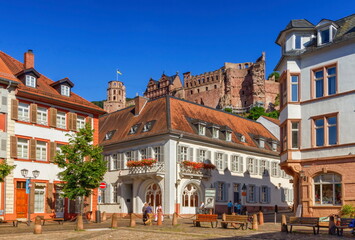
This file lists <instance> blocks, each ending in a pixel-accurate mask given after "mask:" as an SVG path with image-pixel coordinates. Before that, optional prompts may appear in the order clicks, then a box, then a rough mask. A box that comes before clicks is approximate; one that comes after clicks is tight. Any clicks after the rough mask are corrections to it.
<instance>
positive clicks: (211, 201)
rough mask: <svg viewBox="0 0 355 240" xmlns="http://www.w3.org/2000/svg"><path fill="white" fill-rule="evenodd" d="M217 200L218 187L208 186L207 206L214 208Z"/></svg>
mask: <svg viewBox="0 0 355 240" xmlns="http://www.w3.org/2000/svg"><path fill="white" fill-rule="evenodd" d="M215 200H216V189H214V188H206V189H205V208H207V209H214V205H215V202H216V201H215Z"/></svg>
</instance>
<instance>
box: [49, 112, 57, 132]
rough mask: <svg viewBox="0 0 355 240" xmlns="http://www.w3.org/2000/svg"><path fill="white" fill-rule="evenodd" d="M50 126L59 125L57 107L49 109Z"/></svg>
mask: <svg viewBox="0 0 355 240" xmlns="http://www.w3.org/2000/svg"><path fill="white" fill-rule="evenodd" d="M49 126H50V127H54V128H55V127H57V109H55V108H50V109H49Z"/></svg>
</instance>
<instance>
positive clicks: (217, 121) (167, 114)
mask: <svg viewBox="0 0 355 240" xmlns="http://www.w3.org/2000/svg"><path fill="white" fill-rule="evenodd" d="M134 111H135V107H134V106H132V107H128V108H125V109H122V110H119V111H116V112H113V113H110V114H106V115H103V116H101V117H100V124H99V126H100V131H99V132H100V136H99V139H100V144H101V145H102V146H107V145H111V144H115V143H121V142H127V141H130V140H136V139H140V138H145V137H150V136H156V135H161V134H167V133H170V134H174V133H175V134H177V135H179V134H181V133H182V134H183V135H184V137H189V138H194V139H196V140H201V141H207V142H211V143H215V144H222V145H226V146H229V147H238V146H239V148H244V149H248V150H251V151H253V149H254V150H255V149H256V148H257V149H258V151H262V152H268V153H271V154H273V155H277V154H278V153H277V152H275V151H272V150H271V147H270V146H269V145H268V144H265V148H264V149H261V148H259V147H258V144H257V141H255V139H256V138H258V137H263V138H265V139H266V142H268V141H267V140H272V141H278V140H277V139H276V138H275V137H274V136H273V135H272V134H271V133H270V132H269V131H268V130H267V129H266V128H265V127H264V126H263V125H262V124H260V123H257V122H255V121H252V120H249V119H246V118H242V117H239V116H236V115H234V114H230V113H227V112H224V111H221V110H216V109H213V108H209V107H206V106H203V105H199V104H196V103H193V102H189V101H186V100H182V99H179V98H175V97H171V96H165V97H161V98H158V99H155V100H150V101H148V102H147V103H146V105H145V106H144V108H143V109H142V110H141V112H140V113H139V115H135V112H134ZM154 120H155V123H154V124H153V127H152V129H151V130H150V131H147V132H143V126H144V124H145V123H147V122H150V121H154ZM196 121H203V122H205V123H206V124H207V125H208V126H211V125H214V126H220V127H221V129H222V128H223V127H228V128H229V129H231V130H232V132H233V134H232V141H231V142H227V141H226V140H224V139H214V138H212V137H211V136H201V135H198V133H197V129H196V126H195V124H194V122H196ZM134 125H139V127H138V129H137V132H136V133H134V134H129V131H130V129H131V127H132V126H134ZM110 131H115V132H114V134H113V136H112V138H111V139H109V140H105V135H106V134H107V133H108V132H110ZM241 135H243V136H245V140H246V141H245V142H242V141H241V140H240V138H239V137H238V136H241Z"/></svg>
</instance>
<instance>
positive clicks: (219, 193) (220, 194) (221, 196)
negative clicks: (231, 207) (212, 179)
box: [216, 182, 227, 201]
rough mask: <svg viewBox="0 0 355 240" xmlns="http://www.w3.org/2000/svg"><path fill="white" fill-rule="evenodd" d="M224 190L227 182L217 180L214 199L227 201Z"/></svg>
mask: <svg viewBox="0 0 355 240" xmlns="http://www.w3.org/2000/svg"><path fill="white" fill-rule="evenodd" d="M226 191H227V184H226V183H225V182H217V189H216V200H217V201H227V199H226Z"/></svg>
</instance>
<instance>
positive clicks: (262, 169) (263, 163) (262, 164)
mask: <svg viewBox="0 0 355 240" xmlns="http://www.w3.org/2000/svg"><path fill="white" fill-rule="evenodd" d="M268 171H269V162H268V161H267V160H264V159H262V160H260V161H259V175H264V174H266V173H267V172H268Z"/></svg>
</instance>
